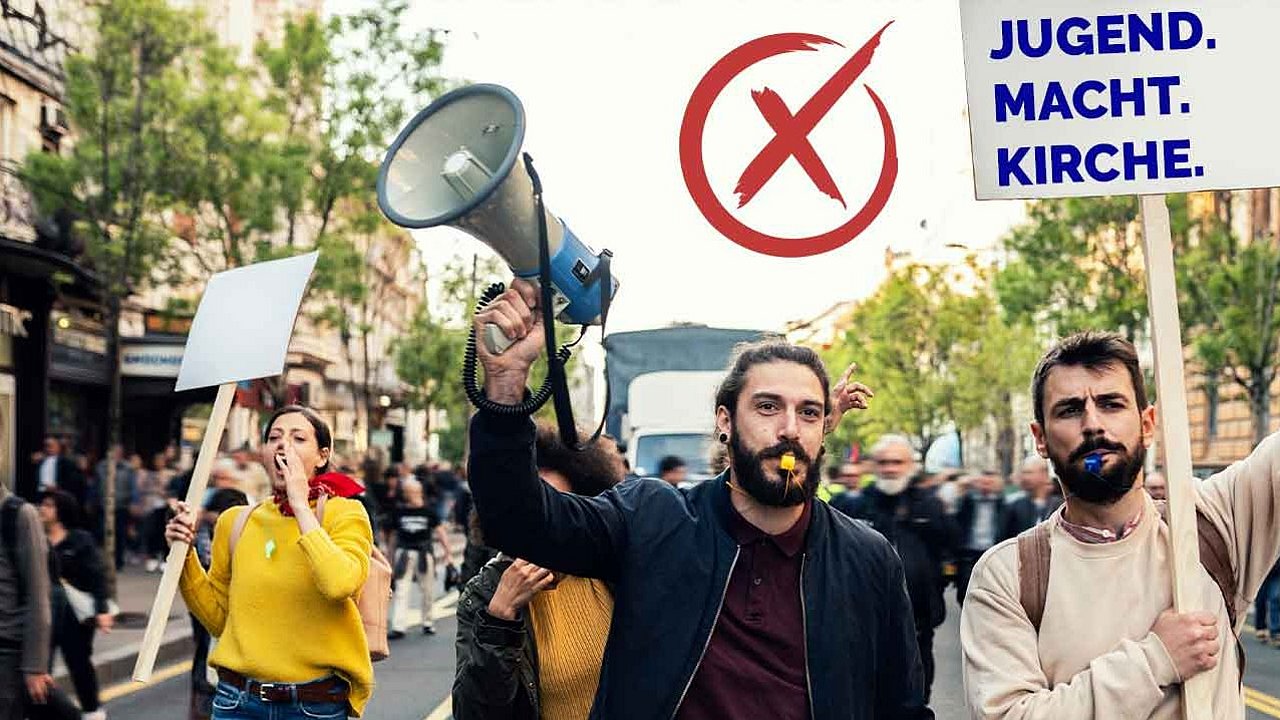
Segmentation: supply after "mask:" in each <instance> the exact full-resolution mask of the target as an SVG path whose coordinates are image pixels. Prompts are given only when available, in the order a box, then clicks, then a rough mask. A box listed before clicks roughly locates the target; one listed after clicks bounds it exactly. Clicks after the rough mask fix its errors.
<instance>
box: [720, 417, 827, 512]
mask: <svg viewBox="0 0 1280 720" xmlns="http://www.w3.org/2000/svg"><path fill="white" fill-rule="evenodd" d="M825 451H826V448H821V449H819V450H818V457H817V458H816V460H818V461H821V460H822V454H823V452H825ZM788 452H790V453H792V454H793V455H795V456H796V462H802V463H804V466H805V475H804V478H803V480H804V481H803V482H802V483H801V484H799V485H797V484H796V483H793V482H788V481H787V480H786V479H785V477H784V478H783V479H782V480H781V481H780V482H777V481H774V480H770V479H769V476H767V475H766V474H765V471H764V461H765V460H770V459H774V458H780V457H782V456H783V455H784V454H786V453H788ZM729 455H730V458H731V459H732V461H733V465H732V468H733V478H734V481H735V482H737V483H738V486H739V487H741V488H742V489H743V490H745V491H746V493H747V494H748V495H750V496H751V497H753V498H755V499H756V500H757V501H758V502H760V504H762V505H768V506H770V507H794V506H796V505H799V504H801V503H803V502H807V501H808V500H809V499H810V498H812V497H813V496H814V494H815V493H816V492H817V491H818V482H819V481H820V480H821V479H822V470H821V462H811V461H810V459H809V453H806V452H805V451H804V448H802V447H800V444H799V443H797V442H791V441H787V440H784V441H782V442H780V443H778V444H777V445H774V446H772V447H767V448H765V449H763V450H761V451H760V452H757V453H754V454H753V453H751V452H748V451H747V449H746V448H744V447H742V443H741V442H740V441H739V439H738V434H737V433H736V432H732V433H729Z"/></svg>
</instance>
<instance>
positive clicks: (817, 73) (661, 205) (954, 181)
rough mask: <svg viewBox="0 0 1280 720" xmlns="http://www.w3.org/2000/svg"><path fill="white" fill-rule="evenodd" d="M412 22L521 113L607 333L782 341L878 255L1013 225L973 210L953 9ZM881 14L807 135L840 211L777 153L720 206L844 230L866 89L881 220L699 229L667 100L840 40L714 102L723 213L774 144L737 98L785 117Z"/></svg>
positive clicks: (859, 6) (863, 141)
mask: <svg viewBox="0 0 1280 720" xmlns="http://www.w3.org/2000/svg"><path fill="white" fill-rule="evenodd" d="M354 1H355V0H344V2H343V3H336V4H330V5H329V9H330V10H341V9H344V8H346V7H354V4H351V3H354ZM410 19H411V22H412V23H413V24H414V25H417V26H419V27H437V28H446V29H448V30H449V34H448V36H447V46H446V51H445V63H444V67H443V71H444V74H445V75H447V76H449V77H455V78H464V79H466V80H469V81H474V82H494V83H499V84H502V85H506V86H507V87H509V88H510V89H512V90H513V91H514V92H515V93H516V94H517V95H518V96H519V97H520V99H521V100H522V102H523V104H524V106H525V110H526V113H527V120H528V131H527V134H526V138H525V148H526V149H527V150H528V151H529V152H530V153H531V154H532V155H533V156H534V158H535V159H536V161H537V167H538V170H539V172H540V174H541V176H542V179H543V184H544V187H545V197H546V201H547V203H548V205H549V207H550V208H551V209H552V210H553V211H554V212H555V213H556V214H558V215H559V216H560V217H562V218H563V219H564V220H565V221H566V222H567V223H568V224H569V225H570V226H571V227H572V228H573V230H574V231H575V232H576V234H577V235H578V236H579V237H580V238H582V239H583V240H584V241H585V242H587V243H588V244H589V245H591V246H592V247H593V248H594V249H596V250H600V249H601V248H605V247H607V248H609V249H611V250H613V252H614V256H615V261H614V267H615V269H616V274H617V276H618V277H619V278H620V280H621V282H622V288H621V290H620V291H619V294H618V297H617V302H616V305H615V306H614V312H613V315H612V316H611V318H610V329H611V331H612V330H634V329H642V328H650V327H660V326H663V325H666V324H668V323H670V322H673V321H694V322H705V323H708V324H711V325H719V326H729V327H750V328H759V329H775V330H776V329H781V328H782V327H783V325H784V324H785V323H786V322H788V321H792V320H797V319H805V318H809V317H812V316H814V315H817V314H818V313H820V312H822V311H823V310H824V309H826V308H827V307H829V306H831V305H832V304H833V303H836V302H838V301H841V300H849V299H857V298H860V297H864V296H866V295H867V294H868V293H870V292H871V291H872V290H873V289H874V287H875V285H876V284H877V282H879V280H881V279H882V277H883V275H884V269H883V267H884V262H883V261H884V253H885V249H886V247H890V248H892V249H894V250H895V251H911V252H912V253H913V254H914V255H915V256H916V257H920V258H924V259H928V258H932V257H938V256H941V255H946V254H948V251H946V250H944V249H943V248H944V247H945V246H946V245H947V244H948V243H962V244H966V245H969V246H971V247H975V248H980V247H985V246H989V245H991V244H992V243H993V242H995V241H996V239H997V238H998V237H999V236H1000V235H1002V234H1003V233H1004V232H1005V231H1006V230H1007V229H1008V228H1009V227H1010V225H1011V224H1013V223H1016V222H1017V221H1018V220H1019V219H1020V218H1021V217H1022V203H1021V202H1015V201H994V202H981V203H980V202H977V201H975V200H974V199H973V184H972V183H973V181H972V171H971V166H970V158H969V126H968V122H967V120H966V117H965V113H964V109H965V94H964V73H963V66H962V57H961V44H960V21H959V10H958V7H957V4H956V3H955V2H945V1H943V0H932V1H930V2H914V1H910V0H894V1H893V2H873V1H868V0H862V1H860V2H857V3H852V2H847V1H845V2H826V1H821V2H795V3H793V2H778V1H777V0H774V1H772V2H732V3H731V2H707V1H702V0H699V1H698V2H692V1H691V0H684V1H665V2H663V1H654V0H650V1H641V0H633V1H631V2H593V3H586V2H578V1H577V0H543V1H541V2H515V1H504V2H474V1H468V0H418V1H417V2H416V3H415V4H414V5H413V6H412V10H411V14H410ZM890 20H893V21H894V22H893V25H892V26H890V27H889V29H888V30H887V31H886V32H885V33H884V36H883V41H882V44H881V46H880V49H879V50H878V51H877V52H876V55H875V57H874V59H873V60H872V62H871V65H870V67H869V69H868V70H867V71H866V72H865V73H863V75H862V76H861V77H860V78H859V80H858V81H857V82H856V83H855V84H854V86H853V88H852V89H851V90H850V91H849V92H848V93H847V94H845V95H844V96H843V98H842V99H841V100H840V101H839V102H838V103H837V104H836V105H835V107H834V108H833V109H832V111H831V112H830V113H829V114H828V115H827V116H826V117H825V118H824V119H823V120H822V122H821V123H819V125H818V126H817V127H816V128H815V129H814V131H813V132H812V133H811V134H810V136H809V139H810V141H811V142H812V143H813V146H814V148H815V150H816V151H817V153H818V155H819V156H820V157H821V158H822V159H823V161H824V164H825V165H826V167H827V168H828V170H829V171H830V172H831V174H832V176H833V178H834V179H835V181H836V184H837V185H838V186H839V188H840V190H841V192H842V194H843V196H844V198H845V199H846V201H847V202H848V205H849V207H848V209H845V208H842V207H841V206H840V204H839V203H838V202H836V201H835V200H832V199H830V198H828V197H826V196H825V195H823V194H822V193H821V192H819V191H818V190H817V189H816V188H815V187H814V185H813V184H812V183H811V182H810V181H809V179H808V178H807V176H806V175H805V174H804V172H803V170H801V169H800V167H799V165H798V164H797V163H796V161H795V160H793V159H789V160H787V162H786V163H785V164H784V165H783V166H782V168H781V169H780V170H779V171H778V173H777V174H776V175H775V176H774V177H773V178H772V179H771V180H770V181H769V182H768V183H767V184H766V185H765V186H764V188H763V190H761V191H760V193H759V194H758V195H757V196H756V197H755V198H754V199H753V200H752V201H751V202H750V203H749V204H748V205H747V206H746V207H745V208H743V209H742V210H740V211H739V210H733V212H734V213H735V216H736V217H738V218H739V219H740V220H742V221H743V222H744V223H746V224H748V225H750V226H752V227H755V228H758V229H760V230H763V231H766V232H772V233H774V234H779V235H786V236H797V235H803V234H812V233H819V232H824V231H826V230H828V229H830V228H833V227H835V226H837V225H839V224H841V223H843V222H844V221H845V220H847V219H848V218H849V217H850V216H851V215H852V214H853V212H855V211H856V210H857V209H858V208H860V207H861V206H862V205H863V203H864V202H865V200H866V198H867V196H868V194H869V192H870V188H871V187H872V186H873V185H874V183H875V181H876V177H877V175H878V171H879V166H880V158H881V153H882V150H883V140H882V133H881V131H880V128H879V123H878V121H877V119H876V115H875V110H874V106H873V105H872V103H871V101H870V100H869V98H868V95H867V93H866V90H865V89H864V85H870V86H871V87H873V88H874V90H875V91H876V92H877V94H878V95H879V96H880V97H881V98H882V99H883V101H884V103H885V105H886V107H887V109H888V112H889V114H890V116H891V118H892V120H893V125H894V128H895V130H896V134H897V141H898V154H899V175H898V179H897V183H896V187H895V188H894V190H893V194H892V196H891V198H890V200H889V202H888V205H887V206H886V207H885V209H884V211H883V212H882V213H881V214H880V216H879V218H878V219H876V220H875V222H874V223H872V225H871V226H870V227H869V228H868V229H867V231H866V232H864V233H863V234H862V235H861V236H859V237H857V238H855V239H854V240H853V241H852V242H850V243H849V244H847V245H846V246H844V247H842V248H840V249H838V250H835V251H832V252H828V253H826V254H823V255H818V256H814V257H809V258H802V259H782V258H775V257H769V256H765V255H760V254H757V253H754V252H751V251H749V250H746V249H744V248H741V247H739V246H737V245H735V244H734V243H733V242H731V241H730V240H728V239H726V238H724V237H723V236H721V235H720V234H719V233H717V232H716V231H715V230H714V229H713V228H712V227H711V226H710V225H709V224H708V223H707V221H706V220H705V219H704V218H703V216H702V215H701V213H700V212H699V211H698V209H697V207H696V206H695V205H694V203H693V201H692V200H691V199H690V197H689V193H688V191H687V190H686V188H685V185H684V181H683V177H682V174H681V170H680V159H679V154H678V136H679V129H680V123H681V118H682V115H683V113H684V110H685V105H686V103H687V102H688V100H689V96H690V93H691V92H692V90H693V88H694V86H695V85H697V83H698V81H699V80H700V79H701V77H702V76H703V74H704V73H705V72H706V71H707V70H708V69H709V68H710V67H711V66H712V65H713V64H714V63H715V62H716V61H717V60H718V59H720V58H721V57H722V56H723V55H724V54H726V53H727V52H729V51H730V50H732V49H733V48H735V47H737V46H739V45H741V44H743V43H745V42H747V41H749V40H752V39H754V38H756V37H759V36H762V35H768V34H774V33H781V32H805V33H814V34H819V35H824V36H826V37H828V38H831V39H832V40H835V41H836V42H839V43H842V44H843V46H844V47H839V46H827V47H825V48H823V49H820V50H817V51H814V52H796V53H789V54H787V55H784V56H780V57H776V58H773V59H770V60H766V61H763V62H761V63H759V64H758V65H756V66H754V67H752V68H750V69H749V70H747V71H746V72H744V73H742V74H741V75H740V76H738V78H737V79H735V80H734V81H733V82H731V83H730V84H729V85H728V86H727V87H726V88H725V90H724V92H723V93H722V94H721V95H720V97H719V99H718V100H717V101H716V104H715V105H714V106H713V108H712V110H711V114H710V116H709V119H708V123H707V130H706V139H705V142H704V152H705V155H706V166H707V171H708V175H709V177H710V180H711V183H712V185H713V186H714V190H715V191H716V192H717V194H718V195H719V197H720V198H721V200H722V201H723V202H724V203H725V205H726V206H727V207H730V208H735V207H736V200H735V198H734V197H733V195H732V190H733V186H734V184H735V183H736V181H737V178H738V176H739V174H740V173H741V172H742V170H743V169H744V168H745V167H746V164H747V163H748V162H749V161H750V160H751V158H752V157H753V156H754V155H755V154H756V153H757V152H758V151H759V150H760V149H761V148H762V147H763V146H764V145H765V144H766V143H767V142H768V141H769V140H770V139H771V138H772V137H773V131H772V130H771V129H770V127H769V125H768V124H767V123H766V122H765V120H764V119H763V117H762V116H761V114H760V112H759V111H758V110H757V109H756V108H755V106H754V104H753V103H752V101H751V97H750V91H751V90H759V89H761V88H763V87H765V86H768V87H769V88H772V89H773V90H774V91H776V92H777V93H778V94H779V95H780V96H781V97H782V99H783V100H784V101H785V103H786V104H787V106H788V107H789V108H790V110H791V112H793V113H794V112H796V111H797V110H798V109H799V107H800V106H801V105H802V104H803V103H804V102H805V101H806V100H808V98H809V97H810V96H811V95H812V94H813V93H814V92H815V91H816V90H817V88H818V87H819V86H820V85H821V84H822V83H823V82H825V81H826V79H827V78H828V77H830V75H831V74H832V73H833V72H834V71H835V69H836V68H838V67H840V66H841V65H842V64H844V63H845V62H846V61H847V60H848V59H849V58H850V57H851V56H852V54H853V52H854V51H856V50H857V48H858V47H860V46H861V45H862V43H863V42H864V41H866V39H867V38H869V37H870V36H871V35H873V34H874V33H875V31H876V30H878V29H879V28H880V27H881V26H882V25H883V24H884V23H886V22H888V21H890ZM922 222H923V223H924V227H923V228H922ZM416 235H417V238H418V240H419V244H420V246H421V247H422V248H423V250H424V252H425V254H426V256H427V258H428V261H429V262H430V261H435V260H440V259H443V258H445V257H447V256H449V255H451V254H455V253H461V254H466V255H468V256H469V255H470V254H471V253H472V252H474V251H476V250H477V249H479V248H483V246H482V245H480V244H479V243H477V242H475V241H473V240H471V239H470V238H469V237H466V236H464V235H462V234H461V233H460V232H458V231H454V230H452V229H449V228H440V229H432V230H425V231H417V233H416ZM950 256H951V257H955V252H954V251H950Z"/></svg>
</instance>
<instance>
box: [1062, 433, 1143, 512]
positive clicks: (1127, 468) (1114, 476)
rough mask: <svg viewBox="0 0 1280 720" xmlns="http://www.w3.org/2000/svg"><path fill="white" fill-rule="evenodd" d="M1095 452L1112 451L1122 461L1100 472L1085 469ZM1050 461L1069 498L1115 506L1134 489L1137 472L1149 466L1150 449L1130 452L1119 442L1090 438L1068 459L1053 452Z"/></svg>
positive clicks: (1139, 447) (1137, 448)
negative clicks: (1147, 463) (1090, 455)
mask: <svg viewBox="0 0 1280 720" xmlns="http://www.w3.org/2000/svg"><path fill="white" fill-rule="evenodd" d="M1095 450H1110V451H1111V452H1114V453H1115V454H1116V456H1117V458H1118V459H1119V462H1117V463H1115V464H1113V465H1111V466H1110V469H1108V468H1107V467H1106V466H1104V467H1103V469H1102V472H1101V473H1091V472H1089V471H1087V470H1085V469H1084V458H1085V456H1086V455H1088V454H1089V453H1091V452H1093V451H1095ZM1049 459H1051V460H1053V469H1054V471H1055V472H1057V474H1058V479H1059V480H1060V481H1061V482H1062V487H1063V489H1064V490H1065V491H1066V494H1067V496H1068V497H1077V498H1080V499H1081V500H1083V501H1085V502H1087V503H1092V504H1094V505H1113V504H1115V502H1116V501H1118V500H1119V499H1120V498H1122V497H1124V496H1125V494H1126V493H1128V492H1129V491H1130V490H1132V489H1133V484H1134V483H1135V482H1137V480H1138V473H1139V472H1141V471H1142V466H1143V464H1145V463H1146V459H1147V449H1146V448H1145V447H1143V445H1142V443H1138V446H1137V447H1136V448H1134V449H1133V450H1130V449H1128V448H1126V447H1125V446H1123V445H1120V444H1119V443H1113V442H1111V441H1109V440H1104V439H1102V438H1090V439H1087V440H1085V441H1084V442H1082V443H1080V446H1079V447H1077V448H1076V449H1075V450H1074V451H1072V453H1071V454H1070V455H1069V456H1068V457H1066V458H1060V457H1058V456H1057V455H1056V454H1055V453H1053V452H1052V451H1050V452H1049Z"/></svg>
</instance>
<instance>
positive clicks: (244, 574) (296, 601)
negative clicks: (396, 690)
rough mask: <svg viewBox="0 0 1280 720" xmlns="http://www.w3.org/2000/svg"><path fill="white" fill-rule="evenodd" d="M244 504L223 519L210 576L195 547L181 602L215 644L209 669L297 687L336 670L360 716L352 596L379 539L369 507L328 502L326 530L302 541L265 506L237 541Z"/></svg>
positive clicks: (366, 692) (286, 520) (365, 670)
mask: <svg viewBox="0 0 1280 720" xmlns="http://www.w3.org/2000/svg"><path fill="white" fill-rule="evenodd" d="M241 512H244V509H243V508H235V509H233V510H228V511H227V512H224V513H222V516H221V517H219V518H218V524H217V526H216V527H215V528H214V531H213V557H212V561H211V563H210V566H209V571H208V572H207V573H206V572H205V570H204V568H203V567H201V566H200V561H199V560H198V559H197V558H196V554H195V551H194V550H192V551H191V552H190V553H188V554H187V560H186V564H185V565H184V566H183V568H182V581H181V584H180V587H181V588H182V598H183V599H184V600H185V601H186V603H187V607H188V608H189V609H190V610H191V612H192V614H194V615H195V616H196V618H197V619H199V620H200V622H201V624H203V625H204V626H205V627H206V628H207V629H208V630H209V632H210V633H211V634H213V635H214V636H216V637H218V646H217V647H216V648H215V649H214V651H213V654H212V656H211V657H210V658H209V664H210V665H213V666H216V667H222V668H226V669H228V670H233V671H235V672H238V673H240V674H241V675H245V676H247V677H251V678H254V679H256V680H262V681H267V682H285V683H301V682H308V681H310V680H318V679H321V678H324V677H327V676H329V675H332V674H335V673H336V674H337V675H339V676H341V677H342V678H344V679H345V680H346V681H347V682H348V683H350V684H351V696H350V699H349V701H348V702H349V703H350V704H351V710H352V711H353V712H354V713H355V714H356V715H357V716H359V715H360V714H361V713H363V712H364V707H365V704H366V703H368V702H369V696H370V695H371V694H372V692H373V666H372V665H371V664H370V661H369V644H368V641H367V640H366V639H365V634H364V626H363V625H362V624H361V622H360V613H359V611H358V610H357V609H356V604H355V601H354V600H353V598H354V597H355V596H356V594H357V593H359V591H360V588H361V586H363V585H364V581H365V578H366V577H367V576H368V574H369V552H370V549H371V548H372V545H373V533H372V531H371V530H370V527H369V517H368V515H367V514H366V513H365V510H364V506H362V505H361V504H360V503H359V502H356V501H355V500H347V499H343V498H330V500H329V501H328V503H327V504H326V505H325V512H324V527H323V528H322V529H317V530H312V531H311V532H309V533H307V534H306V535H302V534H300V533H299V532H298V521H297V520H296V519H295V518H292V517H286V516H284V515H281V514H280V511H279V510H278V509H277V508H276V506H275V504H274V503H272V502H270V501H268V502H266V503H263V504H262V505H261V506H259V507H257V509H256V510H254V512H253V515H251V516H250V517H249V521H248V523H246V524H245V528H244V533H243V534H242V535H241V536H240V539H239V540H238V541H237V542H236V553H235V572H232V568H231V563H230V557H229V552H228V547H229V543H230V540H231V528H232V526H233V525H235V520H236V517H238V516H239V514H240V513H241Z"/></svg>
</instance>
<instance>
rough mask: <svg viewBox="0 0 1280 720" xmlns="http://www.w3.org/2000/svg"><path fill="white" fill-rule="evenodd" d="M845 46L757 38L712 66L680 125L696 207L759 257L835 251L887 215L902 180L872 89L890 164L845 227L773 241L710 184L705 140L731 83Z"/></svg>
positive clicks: (812, 39) (802, 37) (801, 36)
mask: <svg viewBox="0 0 1280 720" xmlns="http://www.w3.org/2000/svg"><path fill="white" fill-rule="evenodd" d="M815 43H820V44H831V45H839V43H837V42H835V41H834V40H830V39H828V38H825V37H823V36H821V35H811V34H808V33H779V34H777V35H766V36H764V37H759V38H756V39H755V40H751V41H749V42H746V43H744V44H742V45H739V46H738V47H736V48H734V49H733V50H731V51H730V52H729V54H727V55H725V56H724V57H723V58H721V59H720V60H719V61H718V62H716V64H714V65H712V66H711V69H710V70H708V71H707V73H706V75H703V76H702V80H700V81H699V82H698V85H697V87H695V88H694V89H693V95H691V96H690V97H689V103H688V105H687V106H686V107H685V111H684V118H683V120H682V121H681V123H680V169H681V171H682V172H683V174H684V183H685V186H686V187H688V189H689V195H690V196H692V197H693V202H694V204H695V205H697V206H698V209H699V210H700V211H702V215H703V217H705V218H706V219H707V222H709V223H711V226H712V227H714V228H715V229H716V230H718V231H720V234H721V235H724V236H725V237H726V238H728V239H729V240H732V241H733V242H735V243H737V244H738V245H741V246H742V247H745V248H747V249H748V250H754V251H755V252H758V253H762V254H765V255H772V256H774V257H807V256H809V255H819V254H821V253H824V252H828V251H831V250H834V249H836V248H838V247H840V246H842V245H844V244H845V243H848V242H849V241H850V240H852V239H854V238H855V237H857V236H858V235H859V234H861V233H862V231H863V230H866V229H867V226H869V225H870V224H871V222H872V221H874V220H875V219H876V217H877V216H878V215H879V214H880V211H881V210H883V209H884V206H885V203H887V202H888V201H889V194H890V193H891V192H893V186H894V182H895V181H896V180H897V178H898V144H897V139H896V137H895V135H894V132H893V122H892V121H891V120H890V119H889V112H888V110H886V109H885V106H884V103H883V102H881V101H880V97H879V96H878V95H876V93H875V91H874V90H872V89H871V87H870V86H869V85H868V86H866V89H867V94H868V95H869V96H871V102H872V103H874V104H875V106H876V112H877V113H878V114H879V115H880V126H881V128H882V129H883V131H884V158H883V160H882V161H881V164H880V178H879V180H877V182H876V186H875V188H874V189H873V190H872V191H871V196H870V197H869V198H867V202H866V204H865V205H863V206H862V209H861V210H859V211H858V212H857V213H856V214H855V215H854V216H853V217H852V218H850V219H849V220H848V221H847V222H845V223H844V224H843V225H840V226H839V227H837V228H835V229H833V230H829V231H827V232H825V233H822V234H819V235H811V236H808V237H799V238H785V237H779V236H776V235H769V234H767V233H763V232H760V231H759V230H756V229H754V228H751V227H748V226H747V225H745V224H743V223H742V222H741V221H739V220H738V219H737V218H735V217H734V216H733V215H732V214H730V213H729V211H728V210H727V209H726V208H725V207H724V205H723V204H722V203H721V202H720V199H719V198H717V197H716V194H715V192H714V191H713V190H712V189H711V182H710V181H709V180H708V179H707V169H706V166H705V164H704V163H703V158H702V137H703V133H704V131H705V130H706V125H707V116H708V115H709V114H710V112H711V106H712V105H713V104H715V101H716V98H718V97H719V96H720V93H721V92H723V91H724V89H725V87H726V86H727V85H728V84H729V82H730V81H731V80H733V79H734V78H735V77H737V76H738V75H739V74H741V73H742V71H744V70H746V69H747V68H749V67H751V66H752V65H755V64H756V63H758V62H760V61H761V60H765V59H767V58H771V57H773V56H775V55H780V54H782V53H786V52H793V51H796V50H812V49H813V48H812V47H811V45H812V44H815Z"/></svg>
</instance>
